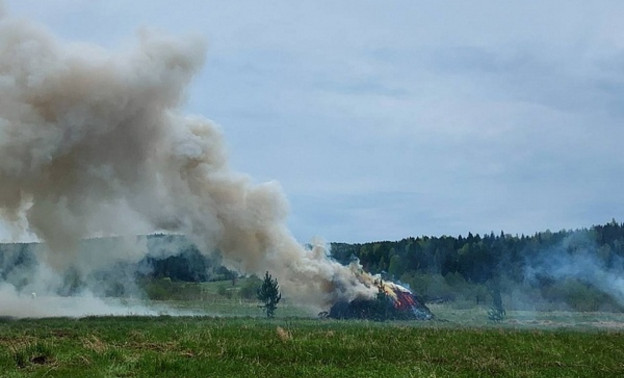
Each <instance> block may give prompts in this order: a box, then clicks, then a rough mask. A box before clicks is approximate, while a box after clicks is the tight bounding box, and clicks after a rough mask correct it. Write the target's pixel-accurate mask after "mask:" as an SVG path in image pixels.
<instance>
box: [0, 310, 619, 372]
mask: <svg viewBox="0 0 624 378" xmlns="http://www.w3.org/2000/svg"><path fill="white" fill-rule="evenodd" d="M439 325H440V323H435V322H428V323H424V324H423V323H408V322H391V323H374V322H361V321H333V320H316V319H287V318H282V319H274V320H267V319H263V318H209V317H167V316H161V317H90V318H83V319H66V318H54V319H39V320H32V319H31V320H9V319H5V320H2V321H0V372H2V373H1V375H2V376H3V377H19V376H48V377H63V376H67V377H152V376H178V377H216V376H218V377H226V376H241V377H242V376H258V377H284V376H297V375H299V376H317V377H329V376H332V377H346V376H357V377H379V376H382V377H390V376H399V377H410V376H413V377H420V376H479V375H480V376H484V375H486V376H490V375H497V376H498V375H500V376H526V377H544V376H553V377H554V376H557V377H561V376H575V377H577V376H587V377H607V376H614V377H615V376H623V375H624V349H623V348H622V345H624V333H622V332H621V331H612V330H611V331H610V330H593V331H583V332H581V331H574V330H516V329H509V328H504V327H503V328H494V327H490V328H464V329H462V328H455V327H449V326H446V325H444V324H442V326H439Z"/></svg>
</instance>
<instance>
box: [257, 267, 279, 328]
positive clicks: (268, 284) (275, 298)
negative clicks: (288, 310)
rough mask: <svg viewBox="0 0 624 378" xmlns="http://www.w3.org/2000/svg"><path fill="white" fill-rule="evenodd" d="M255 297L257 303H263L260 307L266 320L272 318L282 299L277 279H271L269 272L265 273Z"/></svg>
mask: <svg viewBox="0 0 624 378" xmlns="http://www.w3.org/2000/svg"><path fill="white" fill-rule="evenodd" d="M257 296H258V300H259V301H261V302H264V305H262V307H264V311H266V315H267V318H272V317H273V315H274V314H275V309H276V308H277V304H278V303H279V301H280V299H282V294H281V293H280V290H279V285H278V283H277V278H273V277H271V275H270V274H269V272H266V273H265V275H264V280H263V281H262V286H260V288H258V295H257Z"/></svg>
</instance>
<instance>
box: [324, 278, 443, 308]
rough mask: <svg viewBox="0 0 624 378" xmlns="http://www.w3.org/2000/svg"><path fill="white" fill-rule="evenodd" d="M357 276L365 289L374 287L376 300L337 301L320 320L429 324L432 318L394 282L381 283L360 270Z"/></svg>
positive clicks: (405, 290)
mask: <svg viewBox="0 0 624 378" xmlns="http://www.w3.org/2000/svg"><path fill="white" fill-rule="evenodd" d="M356 276H357V277H358V279H360V281H361V282H362V283H364V284H365V285H366V286H370V285H371V284H372V285H374V286H376V287H377V290H378V293H377V295H376V296H375V297H372V298H370V297H363V296H360V297H356V298H355V299H353V300H351V301H344V300H342V301H338V302H336V303H334V304H333V306H332V307H331V309H330V310H329V312H323V313H321V314H319V315H320V316H321V317H329V318H335V319H371V320H430V319H433V314H432V313H431V311H430V310H429V308H428V307H427V306H426V305H425V304H424V303H423V302H422V301H421V300H419V299H418V298H417V297H416V296H415V295H414V293H412V292H411V291H410V290H409V289H408V288H406V287H403V286H401V285H398V284H396V283H394V282H387V281H383V280H382V279H381V278H380V277H378V276H373V275H371V274H369V273H366V272H364V271H362V270H359V271H358V272H356Z"/></svg>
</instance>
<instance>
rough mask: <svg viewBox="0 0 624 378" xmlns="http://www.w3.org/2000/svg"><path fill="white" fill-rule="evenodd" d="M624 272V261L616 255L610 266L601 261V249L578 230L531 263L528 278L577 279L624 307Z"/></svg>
mask: <svg viewBox="0 0 624 378" xmlns="http://www.w3.org/2000/svg"><path fill="white" fill-rule="evenodd" d="M623 272H624V259H622V258H621V257H619V256H617V255H615V256H612V258H611V261H609V264H607V262H606V261H605V260H604V259H601V258H599V248H598V247H597V245H596V242H595V241H594V240H593V239H592V238H590V236H589V235H588V233H587V232H584V231H576V232H574V233H572V234H571V235H569V236H567V237H566V238H564V239H563V240H562V241H561V243H559V244H557V245H555V246H554V247H552V248H549V249H547V250H546V251H542V252H541V253H540V254H539V255H537V256H535V257H533V258H532V259H531V260H530V261H528V263H527V266H526V272H525V278H526V279H527V280H529V281H531V282H533V281H535V280H537V279H539V278H548V279H553V280H556V281H563V280H566V279H574V280H578V281H580V282H584V283H587V284H590V285H592V286H593V287H595V288H597V289H599V290H600V291H602V292H604V293H607V294H609V295H610V296H611V297H612V298H613V299H614V300H615V301H616V302H617V303H618V304H619V305H621V306H624V277H623V275H622V274H623Z"/></svg>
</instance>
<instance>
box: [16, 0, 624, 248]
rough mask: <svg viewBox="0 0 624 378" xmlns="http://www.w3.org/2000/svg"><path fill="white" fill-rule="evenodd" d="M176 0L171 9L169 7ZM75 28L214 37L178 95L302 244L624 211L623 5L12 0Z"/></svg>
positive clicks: (585, 222)
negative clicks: (280, 200)
mask: <svg viewBox="0 0 624 378" xmlns="http://www.w3.org/2000/svg"><path fill="white" fill-rule="evenodd" d="M173 4H175V5H173ZM5 8H6V11H7V13H9V14H11V15H12V16H15V17H21V18H27V19H31V20H34V21H36V22H38V23H41V24H43V25H45V27H46V28H48V29H49V30H51V31H52V32H53V33H55V34H57V35H58V36H59V37H60V38H62V39H64V40H67V41H83V42H92V43H96V44H99V45H102V46H104V47H107V48H119V47H120V46H121V47H123V46H124V45H129V44H131V43H132V41H133V39H134V38H135V34H136V31H137V30H139V29H140V28H151V29H156V30H161V31H163V32H165V33H169V34H173V35H179V36H184V35H188V34H189V33H190V34H193V35H198V36H200V37H202V38H204V39H205V40H206V41H207V43H208V46H209V47H208V55H207V59H206V65H205V68H204V69H203V71H202V72H201V73H200V74H199V75H198V77H197V78H196V80H195V81H194V82H193V84H192V86H191V87H190V88H189V91H188V94H187V97H188V100H187V104H186V105H185V109H186V110H187V111H188V112H189V113H194V114H201V115H204V116H205V117H207V118H210V119H212V120H213V121H214V122H216V123H217V124H219V125H220V126H221V127H222V129H223V132H224V135H225V139H226V141H227V144H228V148H229V154H230V158H231V164H232V166H233V167H234V168H235V169H236V170H237V171H241V172H245V173H247V174H249V175H250V176H251V177H253V178H254V180H255V181H257V182H263V181H267V180H276V181H279V182H280V183H281V185H282V187H283V189H284V192H285V193H286V195H287V196H288V199H289V202H290V205H291V213H290V217H289V225H290V226H291V229H292V231H293V233H294V235H295V236H296V237H297V239H298V240H300V241H302V242H306V241H309V240H310V239H311V238H313V237H315V236H320V237H323V238H325V239H326V240H328V241H348V242H363V241H372V240H396V239H400V238H403V237H407V236H418V235H443V234H446V235H458V234H464V235H465V234H467V233H468V232H469V231H470V232H473V233H485V232H488V233H489V232H490V231H494V232H496V233H498V232H500V230H504V231H505V232H508V233H512V234H516V233H528V234H530V233H533V232H536V231H541V230H545V229H551V230H559V229H563V228H566V229H568V228H577V227H585V226H591V225H592V224H597V223H604V222H607V221H609V220H611V219H612V218H615V219H616V220H618V221H622V219H623V217H622V214H623V213H624V153H623V152H622V148H621V146H622V145H623V144H624V142H623V141H624V24H622V22H621V20H622V19H624V3H621V2H617V1H597V2H591V3H590V2H584V1H547V2H538V1H525V2H492V1H471V2H466V1H445V2H421V1H413V0H412V1H387V2H380V1H340V2H336V1H298V2H293V1H263V2H259V1H227V2H226V1H181V2H176V3H172V2H170V1H153V0H152V1H144V0H136V1H133V2H127V1H119V0H106V1H104V0H47V1H45V2H42V1H35V0H19V1H18V0H6V1H5Z"/></svg>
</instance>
